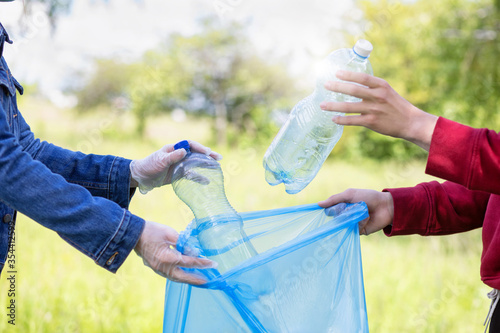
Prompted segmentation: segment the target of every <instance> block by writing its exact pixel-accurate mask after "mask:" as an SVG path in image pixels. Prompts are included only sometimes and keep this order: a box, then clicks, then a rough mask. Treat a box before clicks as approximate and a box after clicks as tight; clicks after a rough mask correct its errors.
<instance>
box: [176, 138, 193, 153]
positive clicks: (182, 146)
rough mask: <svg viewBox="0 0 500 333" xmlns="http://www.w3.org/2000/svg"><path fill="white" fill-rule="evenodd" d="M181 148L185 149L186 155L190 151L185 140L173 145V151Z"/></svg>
mask: <svg viewBox="0 0 500 333" xmlns="http://www.w3.org/2000/svg"><path fill="white" fill-rule="evenodd" d="M182 148H184V149H186V152H187V153H189V152H190V151H191V147H190V146H189V142H188V141H187V140H183V141H180V142H177V143H176V144H175V145H174V150H177V149H182Z"/></svg>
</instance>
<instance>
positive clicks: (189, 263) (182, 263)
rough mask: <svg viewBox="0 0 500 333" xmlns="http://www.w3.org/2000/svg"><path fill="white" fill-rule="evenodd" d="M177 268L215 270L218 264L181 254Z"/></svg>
mask: <svg viewBox="0 0 500 333" xmlns="http://www.w3.org/2000/svg"><path fill="white" fill-rule="evenodd" d="M177 266H179V267H185V268H200V269H205V268H216V267H217V266H218V264H217V263H216V262H215V261H212V260H210V259H205V258H195V257H190V256H186V255H183V254H181V257H180V258H179V262H178V263H177Z"/></svg>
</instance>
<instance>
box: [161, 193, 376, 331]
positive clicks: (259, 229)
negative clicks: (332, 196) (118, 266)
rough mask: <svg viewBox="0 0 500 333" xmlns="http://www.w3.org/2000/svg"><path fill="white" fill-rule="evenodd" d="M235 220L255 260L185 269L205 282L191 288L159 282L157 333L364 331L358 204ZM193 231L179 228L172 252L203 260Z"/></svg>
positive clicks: (361, 207) (362, 210)
mask: <svg viewBox="0 0 500 333" xmlns="http://www.w3.org/2000/svg"><path fill="white" fill-rule="evenodd" d="M240 215H241V217H242V218H243V222H244V229H245V232H246V234H247V235H248V240H247V241H250V242H251V243H252V245H253V246H254V247H255V249H256V250H257V252H258V255H257V256H255V257H252V258H251V259H249V260H246V261H245V262H243V263H241V264H239V265H238V266H236V267H233V268H232V269H230V270H228V271H227V272H225V273H224V274H223V275H220V274H219V273H218V272H217V270H216V269H210V270H189V271H191V272H193V271H195V272H196V273H199V274H202V275H204V276H205V277H206V278H207V279H208V282H207V283H206V284H204V285H202V286H199V287H194V286H190V285H187V284H181V283H175V282H172V281H167V286H166V294H165V315H164V324H163V332H164V333H181V332H186V333H191V332H193V333H204V332H207V333H212V332H213V333H225V332H228V333H233V332H279V333H282V332H300V333H304V332H314V333H321V332H341V333H349V332H368V319H367V313H366V303H365V295H364V287H363V272H362V264H361V252H360V244H359V230H358V222H360V221H362V220H363V219H365V218H367V217H368V209H367V207H366V204H365V203H363V202H360V203H356V204H339V205H336V206H334V207H331V208H328V209H326V210H325V209H323V208H321V207H319V206H317V205H316V204H311V205H303V206H296V207H288V208H281V209H274V210H267V211H258V212H249V213H241V214H240ZM196 234H197V231H196V229H191V228H187V229H186V231H185V232H183V233H181V236H180V237H179V242H178V244H177V247H178V249H179V250H181V252H183V253H190V254H194V253H196V254H201V255H203V253H199V252H200V249H197V248H196V246H197V245H196V244H198V243H197V241H196ZM201 251H203V249H202V250H201ZM208 251H217V249H208Z"/></svg>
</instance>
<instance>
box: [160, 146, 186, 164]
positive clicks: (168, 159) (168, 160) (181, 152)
mask: <svg viewBox="0 0 500 333" xmlns="http://www.w3.org/2000/svg"><path fill="white" fill-rule="evenodd" d="M186 154H187V152H186V149H184V148H182V149H177V150H174V151H173V152H171V153H167V154H162V162H161V164H162V167H164V168H166V167H168V166H170V165H172V164H175V163H177V162H179V161H180V160H182V159H183V158H184V157H185V156H186Z"/></svg>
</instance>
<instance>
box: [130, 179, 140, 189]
mask: <svg viewBox="0 0 500 333" xmlns="http://www.w3.org/2000/svg"><path fill="white" fill-rule="evenodd" d="M138 186H139V183H138V182H137V180H135V179H134V177H132V176H130V188H136V187H138Z"/></svg>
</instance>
